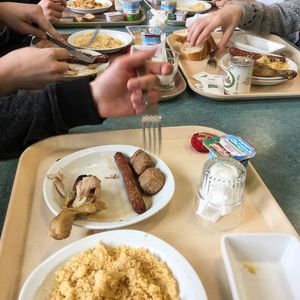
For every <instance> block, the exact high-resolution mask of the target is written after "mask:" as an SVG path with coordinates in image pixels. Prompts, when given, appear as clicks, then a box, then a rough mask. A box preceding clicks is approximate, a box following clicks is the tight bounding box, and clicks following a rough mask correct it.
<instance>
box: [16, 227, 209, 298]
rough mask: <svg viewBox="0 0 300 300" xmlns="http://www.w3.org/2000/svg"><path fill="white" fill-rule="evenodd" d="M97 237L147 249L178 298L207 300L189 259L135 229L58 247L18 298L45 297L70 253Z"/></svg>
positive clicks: (25, 284) (91, 243)
mask: <svg viewBox="0 0 300 300" xmlns="http://www.w3.org/2000/svg"><path fill="white" fill-rule="evenodd" d="M98 241H101V242H102V243H104V244H107V245H111V246H120V245H128V246H130V247H143V248H146V249H149V251H150V252H151V253H153V254H155V255H157V256H159V257H160V258H161V260H162V261H164V262H165V263H166V264H167V265H168V267H169V268H170V269H171V271H172V273H173V275H174V277H175V278H176V280H177V282H178V285H179V291H180V299H181V300H207V296H206V293H205V290H204V288H203V285H202V283H201V281H200V279H199V277H198V276H197V274H196V272H195V271H194V269H193V268H192V266H191V265H190V264H189V263H188V261H187V260H186V259H185V258H184V257H183V256H182V255H181V254H180V253H179V252H177V251H176V250H175V249H174V248H173V247H171V246H170V245H169V244H167V243H166V242H164V241H162V240H161V239H159V238H157V237H155V236H153V235H151V234H148V233H146V232H143V231H137V230H115V231H108V232H102V233H98V234H94V235H92V236H89V237H86V238H83V239H81V240H79V241H76V242H74V243H72V244H70V245H68V246H66V247H65V248H63V249H61V250H59V251H57V252H56V253H54V254H53V255H52V256H50V257H49V258H47V259H46V260H45V261H44V262H42V263H41V264H40V265H39V266H38V267H37V268H36V269H35V270H34V271H33V272H32V273H31V274H30V275H29V277H28V278H27V280H26V281H25V283H24V285H23V288H22V290H21V292H20V295H19V300H28V299H34V300H42V299H47V295H48V294H47V292H46V291H49V289H51V287H52V284H53V283H52V278H53V276H54V272H55V271H56V270H57V269H58V268H59V267H60V266H61V265H63V264H64V263H65V262H66V261H67V260H69V259H71V258H72V257H73V256H75V255H78V254H79V253H81V252H83V251H84V250H86V249H89V248H93V247H95V246H96V243H97V242H98Z"/></svg>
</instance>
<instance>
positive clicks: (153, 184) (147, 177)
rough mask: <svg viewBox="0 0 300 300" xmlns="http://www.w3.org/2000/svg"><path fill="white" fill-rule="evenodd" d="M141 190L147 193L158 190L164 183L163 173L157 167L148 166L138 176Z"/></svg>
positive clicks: (153, 192) (152, 193) (154, 192)
mask: <svg viewBox="0 0 300 300" xmlns="http://www.w3.org/2000/svg"><path fill="white" fill-rule="evenodd" d="M138 180H139V184H140V186H141V188H142V190H143V191H144V192H145V193H146V194H149V195H154V194H156V193H157V192H159V191H160V190H161V189H162V187H163V186H164V184H165V175H164V174H163V173H162V171H161V170H160V169H158V168H148V169H146V170H145V171H144V172H143V173H142V174H141V175H140V176H139V179H138Z"/></svg>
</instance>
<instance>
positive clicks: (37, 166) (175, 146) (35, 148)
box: [0, 126, 297, 300]
mask: <svg viewBox="0 0 300 300" xmlns="http://www.w3.org/2000/svg"><path fill="white" fill-rule="evenodd" d="M198 131H204V132H210V133H213V134H217V135H221V134H223V133H222V132H221V131H218V130H216V129H212V128H206V127H201V126H181V127H166V128H163V129H162V151H161V156H160V158H161V159H162V160H163V161H164V162H165V163H166V164H167V165H168V166H169V168H170V169H171V171H172V173H173V175H174V179H175V193H174V196H173V198H172V199H171V201H170V203H169V205H168V206H167V207H165V208H164V209H163V210H161V211H160V212H158V213H157V214H155V215H154V216H152V217H151V218H149V219H147V220H145V221H143V222H141V223H138V224H135V225H132V226H128V227H126V228H127V229H128V228H129V229H137V230H142V231H146V232H149V233H151V234H153V235H156V236H157V237H159V238H161V239H163V240H165V241H166V242H167V243H169V244H170V245H171V246H173V247H175V248H176V249H177V250H178V251H179V252H180V253H181V254H182V255H183V256H185V258H186V259H187V260H188V261H189V262H190V264H191V265H192V266H193V267H194V269H195V271H196V272H197V274H198V275H199V277H200V279H201V281H202V283H203V285H204V288H205V290H206V293H207V297H208V299H214V300H227V299H232V297H231V293H230V288H229V284H228V280H227V277H226V272H225V268H224V265H223V262H222V258H221V250H220V240H221V237H222V235H223V233H221V232H214V231H211V230H209V229H207V228H205V227H202V226H201V225H200V224H199V223H198V222H197V220H196V219H195V218H194V215H193V206H194V198H195V190H196V187H197V184H198V183H199V179H200V174H201V169H202V167H203V164H204V162H205V161H206V160H207V158H208V157H207V154H203V153H199V152H196V151H194V150H193V148H192V147H191V146H190V139H191V136H192V134H193V133H195V132H198ZM141 143H142V131H141V129H133V130H116V131H104V132H97V133H85V134H69V135H62V136H57V137H51V138H48V139H45V140H43V141H40V142H38V143H36V144H34V145H32V146H30V147H29V148H28V149H27V150H25V151H24V153H23V154H22V156H21V158H20V160H19V165H18V168H17V172H16V177H15V180H14V185H13V189H12V193H11V198H10V202H9V207H8V211H7V215H6V220H5V224H4V228H3V232H2V238H1V244H0V266H1V267H0V282H1V291H0V294H1V295H0V298H1V299H6V300H10V299H16V298H17V295H18V293H19V291H20V288H21V287H22V285H23V283H24V280H25V279H26V278H27V276H28V275H29V274H30V273H31V271H32V270H33V269H34V268H35V267H36V266H37V265H39V264H40V263H41V262H42V261H43V260H45V259H46V258H47V257H48V256H50V255H51V254H53V253H54V252H56V251H57V250H58V249H60V248H62V247H64V246H66V245H68V244H70V243H71V242H73V241H76V240H79V239H81V238H82V237H84V236H86V235H89V234H91V233H93V231H91V230H86V229H83V228H80V227H75V226H74V227H73V229H72V233H71V236H70V237H69V238H67V239H65V240H61V241H57V240H54V239H52V238H50V237H48V236H47V231H48V224H49V222H50V220H51V219H52V218H53V215H52V213H51V212H50V211H49V209H48V208H47V205H46V203H45V201H44V199H43V193H42V184H43V179H44V176H45V174H46V172H47V170H48V168H49V167H50V166H51V165H52V164H53V163H55V162H56V161H57V160H58V159H60V158H62V157H64V156H65V155H67V154H69V153H71V152H74V151H78V150H80V149H84V148H88V147H92V146H99V145H108V144H132V145H135V146H138V147H140V146H141ZM244 207H245V216H244V220H243V222H242V224H241V225H240V226H239V227H238V228H236V229H235V230H234V232H279V233H289V234H293V235H295V236H297V233H296V231H295V229H294V228H293V226H292V225H291V224H290V222H289V220H288V219H287V217H286V216H285V214H284V213H283V211H282V210H281V209H280V207H279V205H278V204H277V202H276V200H275V199H274V198H273V196H272V194H271V193H270V191H269V190H268V188H267V187H266V185H265V184H264V183H263V181H262V179H261V178H260V177H259V175H258V173H257V172H256V170H255V169H254V167H253V166H252V165H251V164H249V166H248V169H247V184H246V193H245V206H244Z"/></svg>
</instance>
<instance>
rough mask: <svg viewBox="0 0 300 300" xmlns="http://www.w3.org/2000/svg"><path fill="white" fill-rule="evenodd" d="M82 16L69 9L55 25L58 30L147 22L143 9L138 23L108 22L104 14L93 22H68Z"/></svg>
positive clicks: (97, 16)
mask: <svg viewBox="0 0 300 300" xmlns="http://www.w3.org/2000/svg"><path fill="white" fill-rule="evenodd" d="M112 11H115V9H113V8H110V9H109V10H108V11H107V12H112ZM74 16H82V14H77V13H74V12H72V11H70V10H69V9H67V8H66V9H65V10H64V12H63V18H62V19H60V21H59V22H58V23H55V24H54V26H55V27H57V28H83V27H84V28H86V27H97V26H99V25H100V26H101V27H124V26H128V25H139V24H142V23H144V22H145V21H146V14H145V12H144V10H143V9H141V17H140V19H139V20H136V21H118V22H107V21H106V17H105V15H104V14H97V15H95V16H96V20H95V21H93V22H68V21H66V20H67V19H68V18H70V17H74Z"/></svg>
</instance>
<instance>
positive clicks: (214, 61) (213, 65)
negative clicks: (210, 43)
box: [207, 49, 218, 69]
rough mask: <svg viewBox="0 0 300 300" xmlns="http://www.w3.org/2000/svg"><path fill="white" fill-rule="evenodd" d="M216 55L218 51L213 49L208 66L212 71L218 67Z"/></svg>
mask: <svg viewBox="0 0 300 300" xmlns="http://www.w3.org/2000/svg"><path fill="white" fill-rule="evenodd" d="M215 54H216V49H212V50H211V52H210V54H209V59H208V61H207V66H208V67H210V68H212V69H215V68H216V67H217V65H218V63H217V59H216V57H215Z"/></svg>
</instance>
